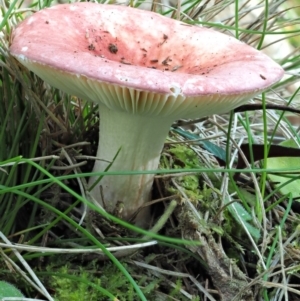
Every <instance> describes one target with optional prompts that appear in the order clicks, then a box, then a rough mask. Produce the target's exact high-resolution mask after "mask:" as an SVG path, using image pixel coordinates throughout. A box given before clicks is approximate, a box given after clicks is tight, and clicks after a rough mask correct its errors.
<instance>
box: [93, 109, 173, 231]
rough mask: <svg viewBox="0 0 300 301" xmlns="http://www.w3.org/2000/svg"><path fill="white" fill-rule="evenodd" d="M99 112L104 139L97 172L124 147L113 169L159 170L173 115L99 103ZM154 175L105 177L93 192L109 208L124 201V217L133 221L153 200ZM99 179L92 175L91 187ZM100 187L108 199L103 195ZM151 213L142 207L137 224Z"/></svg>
mask: <svg viewBox="0 0 300 301" xmlns="http://www.w3.org/2000/svg"><path fill="white" fill-rule="evenodd" d="M99 112H100V139H99V146H98V152H97V158H98V160H97V161H96V163H95V165H94V169H93V171H94V172H102V171H104V170H105V169H106V168H107V167H108V165H109V162H111V161H112V160H113V158H114V157H115V155H116V153H117V152H118V150H119V149H120V148H121V149H120V152H119V154H118V156H117V158H116V159H115V161H114V162H113V165H112V166H111V167H110V169H109V171H120V172H124V171H145V170H155V169H157V167H158V164H159V158H160V154H161V151H162V148H163V144H164V141H165V138H166V136H167V134H168V131H169V128H170V125H171V124H172V122H173V119H172V118H169V117H155V116H141V115H134V114H129V113H124V112H120V111H115V110H111V109H109V108H107V107H106V106H104V105H99ZM103 160H105V161H103ZM107 161H109V162H107ZM153 178H154V174H138V175H113V176H111V175H110V176H104V177H103V178H102V179H101V181H100V182H99V183H98V184H97V185H96V186H95V187H94V188H93V190H92V191H91V195H92V196H93V198H94V200H95V201H96V203H99V204H101V206H103V207H104V208H105V209H106V210H108V211H113V210H114V209H115V208H116V206H117V204H118V203H119V202H121V203H122V204H123V205H124V206H122V207H123V212H122V218H124V219H126V220H130V219H131V218H132V217H133V215H134V213H135V212H136V211H137V210H138V208H140V207H141V206H142V205H143V204H144V203H145V202H148V201H150V199H151V189H152V184H153ZM97 179H98V177H96V176H95V177H91V178H90V181H89V186H90V187H91V186H92V185H93V183H94V182H95V181H96V180H97ZM100 186H102V190H103V198H104V200H102V199H101V196H100ZM148 213H149V211H148V210H147V209H144V210H142V211H141V213H140V214H139V215H138V216H137V217H136V220H135V223H136V224H137V225H142V224H143V222H144V221H145V220H144V218H145V215H147V214H148Z"/></svg>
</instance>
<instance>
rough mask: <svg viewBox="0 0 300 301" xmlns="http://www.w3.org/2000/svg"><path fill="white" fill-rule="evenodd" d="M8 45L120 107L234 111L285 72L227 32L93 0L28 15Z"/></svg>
mask: <svg viewBox="0 0 300 301" xmlns="http://www.w3.org/2000/svg"><path fill="white" fill-rule="evenodd" d="M10 52H11V54H12V55H13V56H15V57H16V58H17V59H18V60H19V61H20V62H21V63H22V64H23V65H25V66H26V67H27V68H28V69H30V70H32V71H33V72H35V73H36V74H37V75H39V76H40V77H41V78H42V79H43V80H44V81H46V82H48V83H49V84H51V85H53V86H54V87H57V88H59V89H61V90H63V91H65V92H68V93H70V94H76V95H77V96H79V97H82V98H85V99H89V100H91V101H94V102H99V103H103V104H105V105H106V106H107V107H109V108H111V109H115V110H121V111H125V112H128V113H136V112H137V113H139V114H143V115H162V116H172V117H174V118H175V119H176V118H193V117H201V116H205V115H210V114H214V113H222V112H225V111H229V110H230V109H232V108H234V107H236V106H238V105H240V104H241V103H243V102H245V101H246V100H248V99H249V98H251V97H253V96H255V95H256V94H258V93H259V92H261V91H263V90H265V89H267V88H268V87H269V86H271V85H272V84H274V83H275V82H277V81H278V80H280V78H281V77H282V76H283V73H284V72H283V69H282V68H281V67H280V66H279V65H278V64H277V63H275V62H274V61H272V60H271V59H270V58H269V57H267V56H266V55H265V54H263V53H261V52H259V51H257V50H256V49H254V48H252V47H250V46H248V45H246V44H244V43H242V42H240V41H238V40H236V39H235V38H233V37H230V36H228V35H225V34H222V33H219V32H217V31H214V30H211V29H207V28H203V27H198V26H191V25H188V24H185V23H182V22H180V21H176V20H173V19H169V18H166V17H164V16H161V15H159V14H156V13H153V12H148V11H142V10H138V9H135V8H130V7H124V6H115V5H103V4H95V3H89V2H86V3H74V4H62V5H57V6H53V7H51V8H46V9H43V10H41V11H39V12H37V13H35V14H34V15H32V16H30V17H29V18H27V19H26V20H24V21H23V22H21V23H20V24H19V25H18V27H17V28H16V29H15V30H14V32H13V37H12V45H11V47H10Z"/></svg>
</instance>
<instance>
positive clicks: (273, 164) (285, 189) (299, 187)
mask: <svg viewBox="0 0 300 301" xmlns="http://www.w3.org/2000/svg"><path fill="white" fill-rule="evenodd" d="M280 145H282V146H286V147H292V148H299V147H298V146H297V144H296V142H295V141H294V140H292V139H290V140H286V141H283V142H282V143H280ZM296 167H299V168H300V157H280V158H269V159H267V168H269V169H284V170H288V169H290V168H296ZM268 176H269V178H270V180H271V181H272V182H273V183H274V186H275V187H278V188H279V191H280V193H281V194H282V195H288V194H290V193H291V194H292V197H293V198H299V197H300V179H299V178H298V177H299V176H298V175H296V174H289V175H288V174H285V176H279V175H277V174H276V175H275V174H268ZM292 178H295V180H291V179H292Z"/></svg>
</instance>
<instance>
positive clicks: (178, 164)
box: [169, 145, 202, 200]
mask: <svg viewBox="0 0 300 301" xmlns="http://www.w3.org/2000/svg"><path fill="white" fill-rule="evenodd" d="M169 153H171V154H172V155H174V157H173V160H174V166H173V168H200V167H201V165H200V164H199V159H198V157H197V154H196V153H195V152H194V151H193V150H192V149H190V148H188V147H186V146H185V145H176V146H175V147H172V148H170V149H169ZM177 181H179V184H180V186H181V187H182V188H183V189H184V190H185V193H186V194H187V196H188V197H189V198H190V199H191V200H199V199H201V198H202V195H201V192H200V190H199V177H198V176H197V175H188V176H183V177H179V178H177ZM170 190H171V192H172V193H174V192H175V189H172V188H171V189H170Z"/></svg>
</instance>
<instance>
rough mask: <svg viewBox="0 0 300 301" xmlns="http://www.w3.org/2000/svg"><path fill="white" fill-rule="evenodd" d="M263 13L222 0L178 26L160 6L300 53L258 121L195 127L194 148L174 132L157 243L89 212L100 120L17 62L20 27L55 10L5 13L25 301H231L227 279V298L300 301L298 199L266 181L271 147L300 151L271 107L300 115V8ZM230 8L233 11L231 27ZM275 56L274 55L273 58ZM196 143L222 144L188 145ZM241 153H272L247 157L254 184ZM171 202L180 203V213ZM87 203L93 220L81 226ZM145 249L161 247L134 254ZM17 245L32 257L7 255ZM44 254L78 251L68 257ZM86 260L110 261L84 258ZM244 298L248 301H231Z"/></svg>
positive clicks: (6, 172)
mask: <svg viewBox="0 0 300 301" xmlns="http://www.w3.org/2000/svg"><path fill="white" fill-rule="evenodd" d="M254 2H255V1H249V2H247V3H246V1H231V0H229V1H225V0H224V1H220V2H219V3H217V4H215V5H213V1H209V3H208V4H206V5H205V3H206V2H205V1H192V0H191V1H186V2H185V3H183V5H182V6H181V9H182V10H181V11H182V14H178V12H177V11H176V7H175V8H168V9H162V7H163V6H161V5H159V4H156V5H153V7H152V8H153V10H156V11H158V12H161V13H163V14H167V15H168V14H169V15H172V17H174V18H178V17H180V19H182V20H183V21H185V22H188V23H192V24H198V25H204V26H209V27H213V28H215V29H216V30H221V31H224V32H227V33H229V32H230V33H231V34H232V35H233V36H235V37H237V38H239V39H241V40H242V41H244V42H246V43H248V44H250V45H251V46H253V47H255V48H258V49H261V50H263V51H265V50H266V49H268V47H267V48H266V45H268V44H272V43H274V45H281V43H282V41H283V42H284V43H286V44H287V47H289V46H290V47H293V45H294V46H296V47H298V48H296V49H295V50H294V51H291V52H290V53H287V52H285V53H284V55H282V56H281V57H279V58H277V61H278V62H279V63H280V64H281V65H282V66H283V67H284V68H285V70H286V77H285V78H284V79H283V80H282V81H281V82H280V83H278V84H276V85H275V86H274V87H273V89H272V90H270V91H267V92H266V93H264V94H262V95H260V96H259V97H257V98H256V99H255V101H258V102H261V103H262V110H261V111H255V112H247V113H236V114H233V113H231V114H225V115H222V116H210V117H207V118H206V119H202V120H201V121H200V123H197V125H192V126H191V128H192V129H194V132H193V133H192V134H193V135H194V136H193V137H192V138H191V136H190V135H191V132H189V131H188V130H187V128H181V131H182V132H181V133H180V132H175V131H170V135H169V138H168V140H167V143H166V145H165V149H164V155H163V157H162V161H161V169H160V170H159V171H152V172H153V173H156V174H157V175H158V176H157V181H156V186H155V194H154V196H155V197H154V201H155V202H154V203H156V204H154V212H153V214H154V216H155V221H154V222H153V227H152V228H151V229H150V231H147V230H143V229H138V228H137V227H135V226H133V225H131V224H129V223H127V222H124V221H122V220H120V219H118V218H117V217H115V216H113V215H111V214H109V213H107V212H104V211H103V210H100V209H99V208H96V207H95V206H94V205H92V204H91V203H90V202H89V201H88V200H89V194H88V191H87V188H86V187H87V184H86V181H87V180H86V178H87V177H88V176H89V175H90V172H91V170H92V160H90V157H91V156H93V155H95V146H97V140H98V137H97V135H98V128H97V126H98V116H97V108H96V107H95V106H94V105H92V104H89V103H86V102H85V100H81V99H78V98H76V97H75V96H73V95H66V94H64V93H62V92H61V91H58V90H56V89H53V88H51V87H49V86H48V85H45V84H44V83H43V82H42V81H41V80H40V79H39V78H37V77H36V76H35V75H34V74H33V73H31V72H29V71H28V70H26V69H24V67H22V66H20V65H19V64H18V63H17V62H16V61H15V60H14V59H13V58H12V57H11V56H10V55H9V51H8V47H9V41H10V34H11V31H12V29H13V27H14V26H15V25H16V24H17V23H18V22H20V21H21V20H22V19H24V18H25V16H26V14H30V13H31V12H32V11H35V10H39V9H42V8H44V7H48V6H50V5H51V4H52V1H38V2H32V3H31V4H30V10H27V9H24V6H22V5H21V3H20V2H18V1H13V2H5V3H4V5H3V6H2V7H1V13H2V18H1V19H0V57H1V59H0V102H1V110H0V141H1V144H0V145H1V147H0V216H1V218H0V230H1V233H2V235H3V236H2V237H1V239H0V242H1V243H2V244H3V245H1V246H0V248H2V250H1V257H0V258H1V259H0V270H1V272H0V280H4V279H5V280H6V281H9V282H10V283H13V284H14V285H15V286H17V287H18V288H19V289H21V291H22V293H24V294H25V295H26V296H27V297H30V298H34V297H35V296H36V295H37V292H39V294H40V295H44V296H45V297H41V298H44V299H45V298H46V299H47V300H59V301H63V300H84V299H85V300H117V299H118V300H124V301H125V300H126V301H128V300H148V301H152V300H153V301H156V300H184V301H185V300H195V301H196V300H203V299H204V296H205V297H206V298H207V300H228V299H226V297H225V295H224V291H223V290H224V286H226V285H227V284H228V282H227V284H226V281H225V280H226V279H227V278H226V277H228V279H230V281H231V282H232V283H233V284H235V283H238V284H239V290H238V291H236V290H235V289H234V286H232V287H231V288H232V291H231V294H233V295H230V296H231V297H230V298H231V299H230V300H240V299H241V297H240V296H241V295H242V294H246V292H247V289H248V288H247V285H249V287H250V290H251V291H252V292H254V291H256V292H257V295H256V296H255V297H253V298H254V299H255V300H261V298H262V299H263V300H266V301H268V300H276V301H277V300H278V301H279V300H287V298H289V299H290V300H292V299H293V298H294V299H295V298H296V296H297V295H299V294H300V293H299V290H298V291H297V287H295V286H294V285H295V284H297V283H299V252H298V250H299V241H298V228H297V226H298V223H299V214H300V212H299V209H297V207H296V205H297V201H295V200H293V199H292V198H291V197H290V196H289V195H281V194H280V190H279V188H274V187H273V186H272V183H271V182H270V179H269V177H268V174H269V173H270V172H272V171H271V170H268V169H267V158H268V153H269V146H270V144H271V143H277V141H280V140H282V139H289V138H294V139H296V140H297V141H299V132H298V129H297V128H296V127H294V126H293V125H292V124H291V123H290V122H288V119H287V118H289V117H288V116H287V113H286V112H280V111H274V110H267V109H266V105H267V104H268V103H272V104H273V103H277V104H285V105H286V106H293V107H297V106H299V101H300V96H299V69H300V52H299V42H298V40H299V35H300V21H299V18H300V17H299V16H300V15H299V9H298V10H297V9H294V7H295V6H296V5H297V1H285V3H283V4H281V5H279V2H278V1H275V0H274V1H262V2H261V5H260V8H259V9H260V12H259V13H257V14H255V12H256V4H255V3H254ZM131 4H132V6H137V5H138V4H137V3H135V2H132V3H131ZM226 7H227V8H228V9H229V7H231V10H230V12H229V13H227V15H226V14H225V12H226ZM257 9H258V8H257ZM297 36H298V40H297ZM270 38H274V40H269V39H270ZM277 40H278V41H277ZM281 40H282V41H281ZM297 42H298V45H297ZM277 48H278V49H279V46H278V47H277V46H275V48H274V49H275V50H271V51H270V52H269V53H268V54H269V55H271V56H272V55H274V56H275V55H277V50H276V49H277ZM291 49H292V48H291ZM272 51H273V53H272ZM274 51H275V52H274ZM291 85H293V86H291ZM95 133H96V134H95ZM195 137H198V138H201V139H202V141H206V139H208V140H209V142H211V143H213V144H212V145H210V146H208V145H206V146H205V143H204V144H203V143H202V144H201V143H192V142H191V141H190V140H194V138H195ZM86 142H89V143H90V144H87V143H86ZM245 142H247V143H250V144H253V143H260V144H264V150H263V152H264V160H262V161H261V162H259V163H257V162H254V161H253V159H252V160H251V157H250V158H249V165H248V167H247V168H246V169H245V170H243V171H242V172H243V177H244V181H243V182H236V181H235V180H234V179H233V176H234V173H235V172H237V170H236V169H235V165H234V164H235V161H234V158H236V156H237V154H236V153H237V150H238V148H239V144H240V143H245ZM178 143H179V146H178V145H177V144H178ZM70 145H71V147H70ZM208 147H210V148H208ZM217 147H218V148H217ZM218 151H219V152H220V151H223V153H222V154H223V155H224V156H225V157H226V156H227V162H226V168H225V169H224V168H223V167H220V166H219V165H218V164H217V161H216V159H215V157H214V156H213V155H214V154H215V155H216V154H217V152H218ZM252 158H253V156H252ZM299 169H300V166H295V170H297V171H298V172H299ZM289 171H291V170H289ZM277 172H279V171H278V170H277ZM133 173H134V172H133ZM107 174H110V173H109V172H108V173H107ZM197 183H199V185H198V186H197ZM172 199H173V200H176V201H177V202H178V204H177V206H176V209H175V211H174V212H173V211H172V210H173V209H172V210H171V209H170V206H171V205H170V204H172V203H171V202H170V200H172ZM83 203H84V204H86V205H87V206H88V207H89V208H91V209H92V213H88V218H87V219H85V220H83V221H82V222H81V217H82V215H81V213H80V211H79V207H80V205H81V204H83ZM164 212H165V214H163V213H164ZM171 212H173V214H172V215H171ZM170 215H171V217H170ZM161 216H163V218H162V219H159V218H160V217H161ZM157 220H158V222H157ZM4 237H6V239H8V241H7V240H4ZM149 240H156V241H157V242H158V244H157V245H155V247H154V246H152V247H148V248H139V249H133V250H131V251H128V250H126V249H124V247H126V246H128V245H134V244H136V243H144V242H146V241H149ZM9 242H14V243H19V244H22V245H23V247H24V248H25V249H24V250H22V251H21V250H19V249H17V250H16V249H14V250H12V248H11V247H7V248H6V247H4V244H6V245H8V244H9ZM199 243H200V244H199ZM26 246H34V247H35V249H34V251H32V250H28V249H26ZM42 247H49V248H52V249H54V248H60V249H61V250H65V249H69V251H68V252H66V253H64V252H61V253H60V254H59V255H58V254H57V253H55V252H54V250H53V252H51V250H49V249H47V251H45V250H43V249H42ZM109 247H119V249H117V251H110V250H111V249H109ZM78 249H80V250H81V249H85V250H90V251H89V252H92V251H93V250H95V249H97V250H102V253H101V252H97V253H88V252H86V253H76V252H77V251H76V250H78ZM225 254H226V255H225ZM125 255H127V256H125ZM129 255H130V256H129ZM124 256H125V257H124ZM123 257H124V258H123ZM107 259H108V260H107ZM22 260H24V261H26V262H27V263H28V266H26V265H24V266H23V265H22V263H21V262H22ZM212 263H215V266H214V265H213V264H212ZM219 267H222V268H223V270H224V274H223V276H222V279H223V280H224V281H225V282H224V283H223V282H222V281H223V280H222V281H220V282H219V283H218V281H216V279H218V276H220V275H219V274H218V272H219V270H218V268H219ZM18 268H19V269H18ZM21 271H23V273H22V272H21ZM245 274H246V275H247V276H248V277H249V278H246V277H245V276H244V275H245ZM26 275H27V276H28V277H29V278H30V279H31V281H32V282H30V281H29V280H30V279H29V280H28V278H26V277H25V276H26ZM34 275H35V277H36V278H35V277H34ZM38 279H39V280H40V281H41V282H39V281H38ZM118 279H119V280H118ZM228 279H227V280H228ZM208 280H209V282H208V284H207V286H205V285H204V283H205V282H206V281H208ZM251 280H252V281H251ZM228 281H229V280H228ZM230 281H229V282H230ZM249 283H250V284H249ZM42 284H43V285H42ZM218 285H219V286H218ZM217 290H218V291H217ZM87 291H88V292H89V295H88V297H87V296H86V295H85V294H86V292H87ZM238 292H239V293H240V294H241V295H234V294H235V293H236V294H237V293H238ZM51 298H52V299H51ZM88 298H89V299H88ZM234 298H235V299H234Z"/></svg>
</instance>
